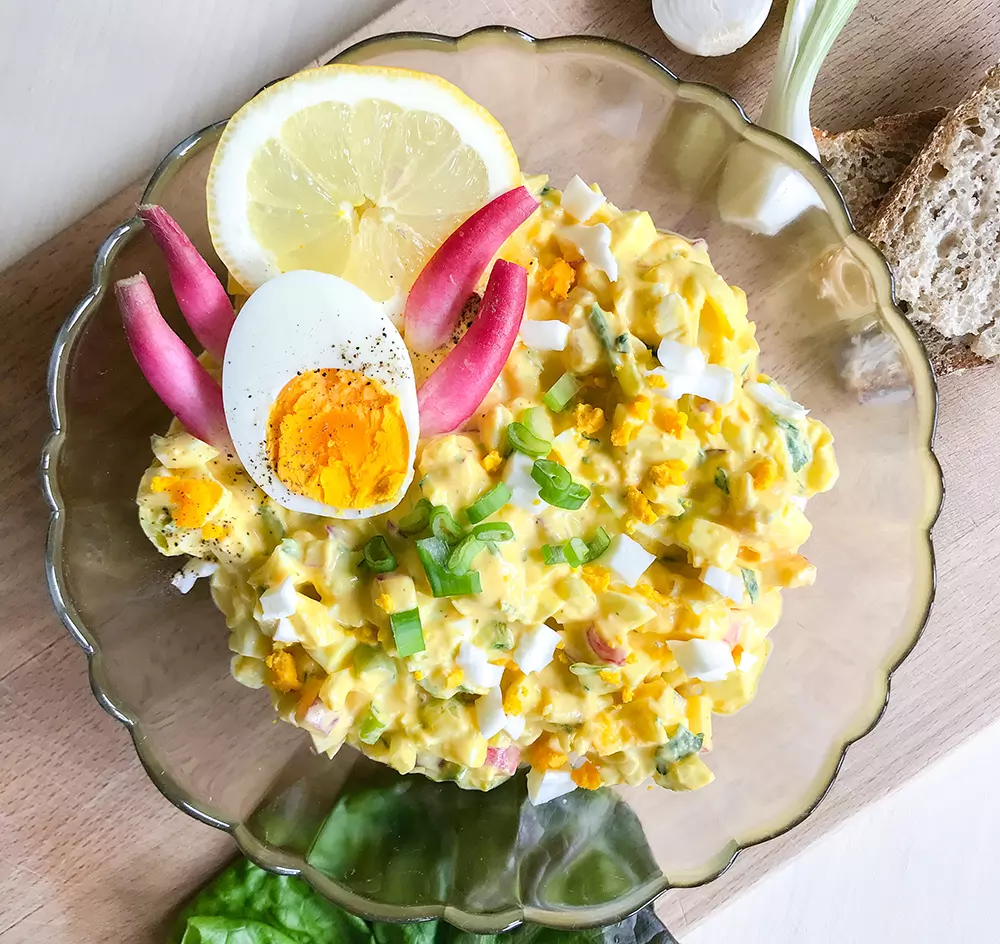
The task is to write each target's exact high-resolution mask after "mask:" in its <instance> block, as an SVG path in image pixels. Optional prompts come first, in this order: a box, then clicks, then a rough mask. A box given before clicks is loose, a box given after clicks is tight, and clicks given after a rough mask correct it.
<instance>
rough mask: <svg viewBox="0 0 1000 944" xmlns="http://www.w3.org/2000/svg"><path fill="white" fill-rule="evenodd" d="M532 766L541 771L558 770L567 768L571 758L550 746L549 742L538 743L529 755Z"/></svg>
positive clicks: (533, 746)
mask: <svg viewBox="0 0 1000 944" xmlns="http://www.w3.org/2000/svg"><path fill="white" fill-rule="evenodd" d="M529 757H530V761H531V766H532V767H536V768H538V769H539V770H558V769H559V768H560V767H565V766H566V764H567V763H568V762H569V757H567V756H566V755H565V754H563V753H562V751H558V750H556V749H555V748H552V747H550V746H549V744H548V742H547V741H536V742H535V743H534V744H533V745H532V746H531V751H530V754H529Z"/></svg>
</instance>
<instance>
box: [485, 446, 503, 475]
mask: <svg viewBox="0 0 1000 944" xmlns="http://www.w3.org/2000/svg"><path fill="white" fill-rule="evenodd" d="M501 462H503V458H502V457H501V456H500V453H499V452H497V451H496V449H494V450H493V451H492V452H488V453H487V454H486V455H485V456H484V457H483V468H484V469H485V470H486V471H487V472H494V471H496V470H497V469H498V468H499V467H500V463H501Z"/></svg>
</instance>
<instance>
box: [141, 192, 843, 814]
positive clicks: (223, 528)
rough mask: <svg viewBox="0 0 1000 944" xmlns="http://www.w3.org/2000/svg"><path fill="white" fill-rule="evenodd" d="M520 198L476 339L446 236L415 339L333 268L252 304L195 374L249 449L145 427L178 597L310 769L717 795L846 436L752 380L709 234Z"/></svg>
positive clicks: (475, 784) (748, 352)
mask: <svg viewBox="0 0 1000 944" xmlns="http://www.w3.org/2000/svg"><path fill="white" fill-rule="evenodd" d="M509 196H510V194H505V195H503V196H501V197H499V198H498V200H503V199H504V198H505V197H509ZM516 201H520V202H519V203H518V207H519V209H518V210H517V212H514V213H513V217H512V219H513V224H512V225H509V228H508V229H507V233H508V234H510V235H509V236H508V237H507V238H506V240H505V241H503V242H502V247H501V248H500V251H499V253H495V251H494V250H493V249H492V248H490V249H489V251H488V253H487V259H486V260H485V262H484V263H483V265H484V266H487V268H489V262H490V259H492V258H494V256H495V257H496V259H499V261H495V262H494V263H493V265H492V269H491V274H490V275H489V278H488V279H487V278H486V277H485V276H483V278H481V279H480V275H481V271H479V270H477V271H475V272H474V273H473V283H475V282H477V281H478V285H479V289H480V291H481V292H482V293H483V297H482V299H481V300H479V304H478V313H475V309H476V305H475V304H472V305H470V304H466V302H467V300H468V299H467V293H466V294H462V295H461V297H459V298H458V299H457V308H455V304H451V303H449V304H451V308H450V309H449V310H451V309H454V310H455V315H454V317H458V318H460V320H459V322H458V324H457V326H456V325H455V323H454V321H453V318H452V316H451V315H442V314H441V311H442V310H444V309H445V308H448V305H446V304H445V303H444V302H442V303H441V305H440V306H438V307H435V305H437V301H438V300H439V299H440V294H441V292H444V289H439V286H438V284H437V283H435V282H433V279H434V278H435V277H436V276H435V270H434V266H435V265H438V267H439V268H441V267H442V266H443V267H444V268H449V267H451V268H450V269H449V271H458V270H460V269H461V268H462V266H463V265H466V263H467V260H466V259H465V257H464V256H463V255H462V252H463V251H464V250H461V247H458V248H456V244H455V243H453V242H452V241H451V240H449V241H447V242H445V243H444V245H443V246H442V248H441V250H439V253H438V255H437V256H435V257H434V259H432V260H431V262H429V263H428V264H427V268H426V269H425V270H424V273H423V274H422V275H421V276H420V278H418V280H417V282H416V283H415V285H414V289H413V293H411V296H410V300H409V301H408V302H407V308H406V312H405V315H404V318H403V330H402V332H400V330H399V327H398V321H399V319H397V320H396V322H394V321H393V320H392V319H391V318H390V317H389V316H388V315H387V314H386V313H385V311H384V310H383V309H382V308H381V307H379V306H377V305H376V304H375V303H373V302H371V301H370V299H368V298H367V297H366V296H365V294H364V293H363V292H362V291H361V290H360V289H357V288H355V287H354V286H353V285H351V284H350V283H349V282H347V281H345V280H343V279H341V278H339V277H337V276H336V275H331V274H326V273H318V272H303V271H299V272H289V273H287V274H284V275H278V276H277V277H275V278H273V279H270V280H269V281H266V282H265V283H264V284H263V285H262V286H261V287H260V288H258V289H257V290H256V291H254V292H253V293H252V294H250V295H249V298H248V299H246V300H245V303H244V304H243V305H242V307H241V308H240V312H239V315H238V316H236V317H235V321H234V324H233V325H232V331H231V334H230V335H229V337H228V342H227V343H226V346H225V350H224V352H222V353H220V355H219V356H218V357H217V358H213V357H211V356H210V355H204V356H202V358H201V359H200V360H199V361H198V364H199V365H200V366H201V367H203V368H204V369H205V373H206V375H207V377H208V378H209V379H210V380H211V381H212V382H214V383H218V378H219V376H220V372H221V378H222V379H221V394H222V401H223V404H224V416H223V417H222V418H223V419H224V421H225V426H226V434H228V437H229V438H228V439H227V438H226V434H218V436H217V439H216V441H215V442H214V443H210V442H209V441H206V439H205V438H203V437H200V436H198V435H196V433H195V432H194V431H193V430H192V429H191V427H192V426H193V425H196V423H195V422H194V421H193V420H192V421H185V422H183V423H182V422H181V421H180V420H179V421H177V422H175V423H174V424H173V426H172V427H171V428H170V431H169V432H168V433H167V434H166V435H165V436H154V437H153V452H154V454H155V461H154V462H153V464H152V465H151V466H150V467H149V469H148V470H147V472H146V473H145V475H144V476H143V477H142V481H141V483H140V485H139V491H138V505H139V518H140V521H141V524H142V527H143V529H144V530H145V532H146V534H147V535H148V536H149V538H150V540H151V541H152V542H153V543H154V544H155V545H156V547H157V548H158V549H159V550H160V551H161V552H162V553H163V554H167V555H188V556H189V557H190V560H189V562H188V563H187V564H186V565H185V566H184V567H183V569H182V570H181V571H180V572H179V573H178V574H177V576H176V577H175V578H174V581H175V584H176V585H177V586H178V588H179V589H181V590H183V591H185V592H186V591H187V590H188V589H190V587H191V586H192V585H193V583H194V582H195V580H196V579H197V578H198V577H210V581H211V592H212V597H213V599H214V601H215V603H216V605H217V606H218V608H219V609H220V610H221V611H222V613H223V614H224V616H225V620H226V624H227V626H228V628H229V648H230V649H231V650H232V654H233V655H232V673H233V676H234V677H235V679H236V680H237V681H238V682H240V683H242V684H243V685H246V686H249V687H251V688H264V689H266V690H267V691H268V693H269V694H270V697H271V699H272V701H273V703H274V706H275V708H276V709H277V712H278V714H279V715H280V717H281V718H283V719H284V720H285V721H288V722H290V723H291V724H293V725H296V726H298V727H300V728H302V729H303V730H305V731H306V732H308V733H309V735H310V736H311V737H312V739H313V741H314V742H315V746H316V748H317V749H318V750H319V751H322V752H326V753H327V754H329V755H331V756H332V755H333V754H335V753H336V752H337V751H338V750H339V749H340V748H341V746H342V745H344V744H345V743H347V744H350V745H351V746H353V747H355V748H357V749H358V750H360V751H362V752H363V753H364V754H366V755H367V756H369V757H371V758H373V759H375V760H378V761H381V762H383V763H385V764H388V765H390V766H392V767H393V768H395V769H396V770H398V771H400V772H401V773H410V772H418V773H422V774H424V775H425V776H428V777H431V778H433V779H436V780H444V779H450V780H454V781H456V782H457V783H458V784H459V785H461V786H463V787H468V788H474V789H479V790H489V789H490V788H492V787H494V786H496V785H497V784H498V783H501V782H502V781H504V780H505V779H507V778H508V777H510V776H511V775H512V774H513V773H514V772H515V771H516V770H517V768H518V767H519V766H524V767H526V768H527V770H528V783H529V793H530V797H531V799H532V800H533V801H534V802H545V801H546V800H549V799H552V798H554V797H557V796H560V795H562V794H564V793H566V792H568V791H570V790H573V789H576V788H582V789H586V790H593V789H596V788H598V787H600V786H602V785H611V784H639V783H641V782H642V781H644V780H646V779H647V778H652V780H653V781H655V782H656V783H657V784H659V785H660V786H663V787H666V788H668V789H671V790H693V789H697V788H700V787H703V786H705V785H706V784H708V783H709V782H711V780H712V779H713V775H712V773H711V770H710V768H709V764H710V760H711V750H712V746H713V735H712V717H713V715H714V714H717V713H718V714H729V713H731V712H734V711H736V710H737V709H739V708H741V707H742V706H744V705H745V704H746V703H747V702H748V701H749V700H750V699H751V698H752V697H753V695H754V693H755V691H756V688H757V685H758V682H759V680H760V677H761V672H762V670H763V668H764V665H765V662H766V660H767V657H768V653H769V651H770V646H771V644H770V642H769V634H770V632H771V630H772V628H773V627H774V626H775V624H776V623H777V621H778V618H779V615H780V612H781V591H782V590H783V589H786V588H794V587H800V586H804V585H808V584H811V583H812V582H813V579H814V576H815V571H814V567H813V565H812V564H810V563H809V561H808V560H807V559H806V558H805V557H803V556H802V555H801V554H800V553H799V549H800V547H801V545H802V544H803V543H804V542H805V541H806V539H807V538H808V537H809V534H810V524H809V521H808V519H807V518H806V513H805V511H806V503H807V502H808V501H809V499H810V498H812V496H814V495H816V494H818V493H820V492H824V491H826V490H828V489H830V488H831V487H832V486H833V484H834V482H835V481H836V479H837V464H836V460H835V458H834V452H833V437H832V436H831V434H830V431H829V430H828V429H827V428H826V427H825V426H824V425H823V424H822V423H821V422H819V421H818V420H816V419H814V418H812V417H811V416H809V415H808V414H807V411H806V410H805V409H804V408H803V407H802V406H800V405H799V404H798V403H796V402H795V401H794V400H793V399H791V397H790V396H789V394H788V392H787V391H786V390H785V389H784V388H783V387H782V386H781V385H780V384H779V383H778V381H776V380H775V379H773V378H772V377H770V376H768V375H766V374H763V373H761V371H760V370H759V368H758V353H759V349H758V346H757V342H756V340H755V338H754V333H755V326H754V324H753V322H751V321H749V320H748V319H747V299H746V296H745V295H744V293H743V292H742V291H741V290H740V289H738V288H736V287H733V286H730V285H728V284H727V283H726V282H725V280H724V279H723V278H722V277H721V276H720V275H719V274H718V273H716V271H715V270H714V269H713V267H712V262H711V259H710V258H709V253H708V248H707V247H706V245H705V244H704V243H703V242H701V241H694V242H692V241H689V240H687V239H685V238H683V237H681V236H678V235H673V234H670V233H664V232H661V231H658V230H657V229H656V227H655V225H654V222H653V220H652V219H651V218H650V216H649V214H648V213H645V212H642V211H639V210H628V211H622V210H619V209H617V208H616V207H615V206H613V205H612V204H611V203H610V202H608V201H607V200H606V199H605V198H604V196H603V195H602V194H601V192H600V191H599V190H598V189H597V188H596V187H591V186H588V185H586V184H585V183H584V182H583V181H581V180H580V179H579V178H574V179H573V180H572V181H571V182H570V183H569V185H568V186H567V187H566V189H565V191H564V192H560V191H558V190H556V189H553V188H551V187H548V186H545V181H544V179H543V178H533V179H530V180H528V181H527V187H522V188H520V190H519V191H518V195H517V196H516V198H514V197H511V199H510V200H509V201H508V205H505V206H503V207H501V210H500V211H497V210H495V209H491V208H492V207H493V206H494V204H493V203H491V204H488V205H487V206H486V207H485V208H484V209H483V210H481V211H480V213H485V214H489V213H500V212H501V211H503V212H507V213H508V214H509V213H511V212H513V211H511V206H512V205H513V202H516ZM496 202H497V201H494V203H496ZM487 219H488V217H487ZM473 221H475V216H474V217H473ZM480 222H482V220H480ZM518 224H519V225H518ZM463 225H465V224H463ZM515 227H516V228H515ZM505 235H506V234H505ZM442 254H443V255H442ZM439 257H440V258H439ZM466 268H468V266H467V265H466ZM428 273H429V274H428ZM425 276H426V279H427V280H428V281H429V284H424V285H422V283H421V281H420V279H422V278H424V277H425ZM442 284H443V281H442ZM484 286H485V290H484V291H483V288H484ZM421 291H423V293H424V294H423V295H421V294H420V292H421ZM477 297H478V296H477ZM414 298H417V299H418V300H419V299H420V298H424V301H422V302H420V305H424V304H425V302H426V299H427V298H430V299H432V300H433V301H434V304H427V305H426V310H425V308H421V307H420V306H417V307H415V308H413V307H411V304H410V303H411V302H413V299H414ZM475 300H476V299H474V301H475ZM446 301H447V299H446ZM414 304H416V303H414ZM428 312H429V313H428ZM411 318H412V319H413V324H414V325H419V326H420V327H414V329H413V338H411V327H410V320H411ZM442 332H445V333H446V337H445V338H444V341H443V343H441V344H438V345H437V346H434V345H433V338H434V337H435V336H436V335H437V336H440V335H441V333H442ZM422 334H425V335H426V336H424V337H422ZM130 337H131V335H130ZM427 337H430V338H431V339H432V341H431V342H428V341H427ZM416 338H422V339H421V341H420V343H419V345H418V344H416V342H415V341H414V340H413V339H416ZM404 339H405V340H404ZM415 346H416V347H420V348H423V351H422V352H421V353H419V354H416V353H414V348H415ZM137 356H138V355H137ZM151 382H152V381H151ZM159 389H160V388H157V390H158V392H159ZM161 396H164V395H163V394H161ZM213 396H214V393H213ZM164 398H165V399H166V397H165V396H164ZM175 412H176V413H178V414H180V410H179V409H178V410H175ZM181 419H184V417H181ZM220 422H221V421H220ZM208 438H210V437H208Z"/></svg>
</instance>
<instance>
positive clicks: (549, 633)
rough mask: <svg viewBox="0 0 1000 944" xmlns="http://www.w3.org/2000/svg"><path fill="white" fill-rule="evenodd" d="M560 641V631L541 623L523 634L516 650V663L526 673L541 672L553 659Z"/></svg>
mask: <svg viewBox="0 0 1000 944" xmlns="http://www.w3.org/2000/svg"><path fill="white" fill-rule="evenodd" d="M558 642H559V633H557V632H556V631H555V630H554V629H551V628H550V627H548V626H546V625H545V624H544V623H541V624H539V625H538V626H536V627H535V628H534V629H529V630H528V631H527V632H526V633H524V634H523V635H522V636H521V639H520V641H519V642H518V644H517V648H516V649H515V650H514V663H515V664H516V665H517V667H518V668H519V669H520V670H521V671H522V672H524V673H526V674H527V673H529V672H540V671H541V670H542V669H544V668H545V666H547V665H548V664H549V663H550V662H551V661H552V657H553V656H554V655H555V653H556V645H557V644H558Z"/></svg>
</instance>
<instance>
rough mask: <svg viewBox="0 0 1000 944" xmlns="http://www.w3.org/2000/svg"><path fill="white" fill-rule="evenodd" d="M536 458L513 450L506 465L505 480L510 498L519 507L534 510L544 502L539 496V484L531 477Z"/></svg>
mask: <svg viewBox="0 0 1000 944" xmlns="http://www.w3.org/2000/svg"><path fill="white" fill-rule="evenodd" d="M534 464H535V463H534V460H533V459H531V457H530V456H526V455H525V454H524V453H523V452H513V453H511V456H510V458H509V459H508V460H507V465H506V466H505V467H504V474H503V480H504V484H505V485H506V486H507V488H509V489H510V500H511V502H512V503H513V504H515V505H517V507H518V508H523V509H525V510H526V511H534V510H535V509H536V508H541V507H542V505H543V504H544V503H543V502H542V500H541V499H540V498H539V497H538V492H539V485H538V483H537V482H536V481H535V480H534V479H533V478H532V477H531V467H532V466H533V465H534Z"/></svg>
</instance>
